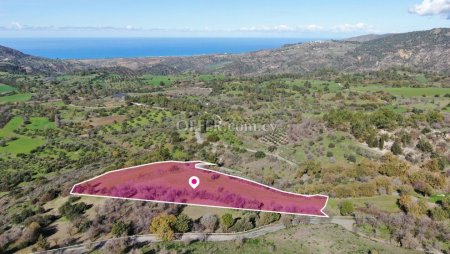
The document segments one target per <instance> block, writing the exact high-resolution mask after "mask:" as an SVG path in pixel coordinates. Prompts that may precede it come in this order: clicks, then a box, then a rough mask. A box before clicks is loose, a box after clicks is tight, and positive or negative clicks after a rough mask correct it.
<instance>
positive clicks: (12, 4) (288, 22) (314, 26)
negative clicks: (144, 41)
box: [0, 0, 450, 38]
mask: <svg viewBox="0 0 450 254" xmlns="http://www.w3.org/2000/svg"><path fill="white" fill-rule="evenodd" d="M436 27H450V0H395V1H393V0H340V1H336V0H314V1H312V0H308V1H306V0H276V1H275V0H221V1H218V0H159V1H158V0H0V37H4V38H6V37H277V38H280V37H293V38H345V37H350V36H355V35H362V34H369V33H377V34H381V33H398V32H408V31H416V30H427V29H432V28H436Z"/></svg>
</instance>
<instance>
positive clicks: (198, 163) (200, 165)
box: [70, 160, 330, 218]
mask: <svg viewBox="0 0 450 254" xmlns="http://www.w3.org/2000/svg"><path fill="white" fill-rule="evenodd" d="M168 162H169V163H170V162H171V163H183V164H184V163H195V168H196V169H201V170H204V171H208V172H213V173H217V174H222V175H225V176H229V177H235V178H238V179H241V180H245V181H248V182H251V183H255V184H257V185H260V186H263V187H266V188H269V189H272V190H275V191H278V192H282V193H287V194H293V195H296V196H302V197H313V196H320V197H326V198H327V200H326V202H325V205H324V206H323V207H322V209H320V212H321V213H323V214H324V215H313V214H303V213H290V212H279V211H271V210H261V209H249V208H236V207H226V206H215V205H201V204H191V203H179V202H170V201H161V200H150V199H140V198H123V197H113V196H104V195H95V194H81V193H74V192H73V190H74V188H75V187H76V186H77V185H79V184H83V183H86V182H89V181H91V180H94V179H96V178H99V177H102V176H104V175H107V174H109V173H113V172H118V171H123V170H128V169H133V168H138V167H144V166H149V165H153V164H160V163H168ZM215 165H216V164H214V163H210V162H204V161H171V160H169V161H158V162H152V163H147V164H142V165H138V166H132V167H127V168H121V169H116V170H112V171H108V172H105V173H103V174H101V175H98V176H96V177H93V178H91V179H88V180H85V181H82V182H80V183H77V184H75V185H74V186H73V187H72V189H71V190H70V194H71V195H75V196H88V197H101V198H114V199H124V200H135V201H147V202H155V203H168V204H177V205H192V206H202V207H214V208H225V209H234V210H245V211H255V212H270V213H281V214H292V215H303V216H311V217H321V218H328V217H329V216H328V215H327V214H326V213H325V212H324V211H323V210H324V209H325V207H326V206H327V204H328V200H329V199H330V198H329V197H328V196H327V195H322V194H314V195H307V194H299V193H294V192H288V191H282V190H279V189H276V188H274V187H271V186H268V185H265V184H262V183H258V182H256V181H253V180H249V179H246V178H243V177H240V176H234V175H230V174H226V173H222V172H219V171H214V170H211V169H207V168H204V167H203V166H215Z"/></svg>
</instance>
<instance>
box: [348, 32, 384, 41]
mask: <svg viewBox="0 0 450 254" xmlns="http://www.w3.org/2000/svg"><path fill="white" fill-rule="evenodd" d="M390 35H393V34H366V35H360V36H356V37H352V38H348V39H345V40H344V41H355V42H366V41H372V40H376V39H380V38H384V37H387V36H390Z"/></svg>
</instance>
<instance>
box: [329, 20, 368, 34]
mask: <svg viewBox="0 0 450 254" xmlns="http://www.w3.org/2000/svg"><path fill="white" fill-rule="evenodd" d="M333 30H334V32H341V33H351V32H359V31H362V32H373V31H374V28H373V26H371V25H367V24H365V23H362V22H359V23H356V24H342V25H337V26H334V27H333Z"/></svg>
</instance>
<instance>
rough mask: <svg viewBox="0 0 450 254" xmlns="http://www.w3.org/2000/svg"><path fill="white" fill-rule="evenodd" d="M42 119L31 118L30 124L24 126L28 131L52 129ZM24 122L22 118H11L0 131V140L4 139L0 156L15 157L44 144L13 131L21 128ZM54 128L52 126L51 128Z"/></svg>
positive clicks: (48, 123)
mask: <svg viewBox="0 0 450 254" xmlns="http://www.w3.org/2000/svg"><path fill="white" fill-rule="evenodd" d="M44 119H46V118H42V117H34V118H31V119H30V121H31V123H30V124H29V125H27V126H26V128H28V129H35V130H37V129H45V128H52V123H50V122H49V121H48V119H46V121H45V120H44ZM23 124H24V120H23V118H22V117H14V118H12V119H11V120H10V121H9V122H8V123H7V124H6V125H5V126H4V127H3V128H2V129H0V138H1V139H5V140H6V143H5V146H0V154H8V153H9V154H12V155H17V154H19V153H29V152H31V151H32V150H33V149H35V148H37V147H39V146H41V145H43V144H45V140H44V139H42V138H35V137H33V138H32V137H28V136H24V135H20V134H17V133H15V132H14V131H15V130H18V129H20V128H23ZM53 128H54V126H53Z"/></svg>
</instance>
